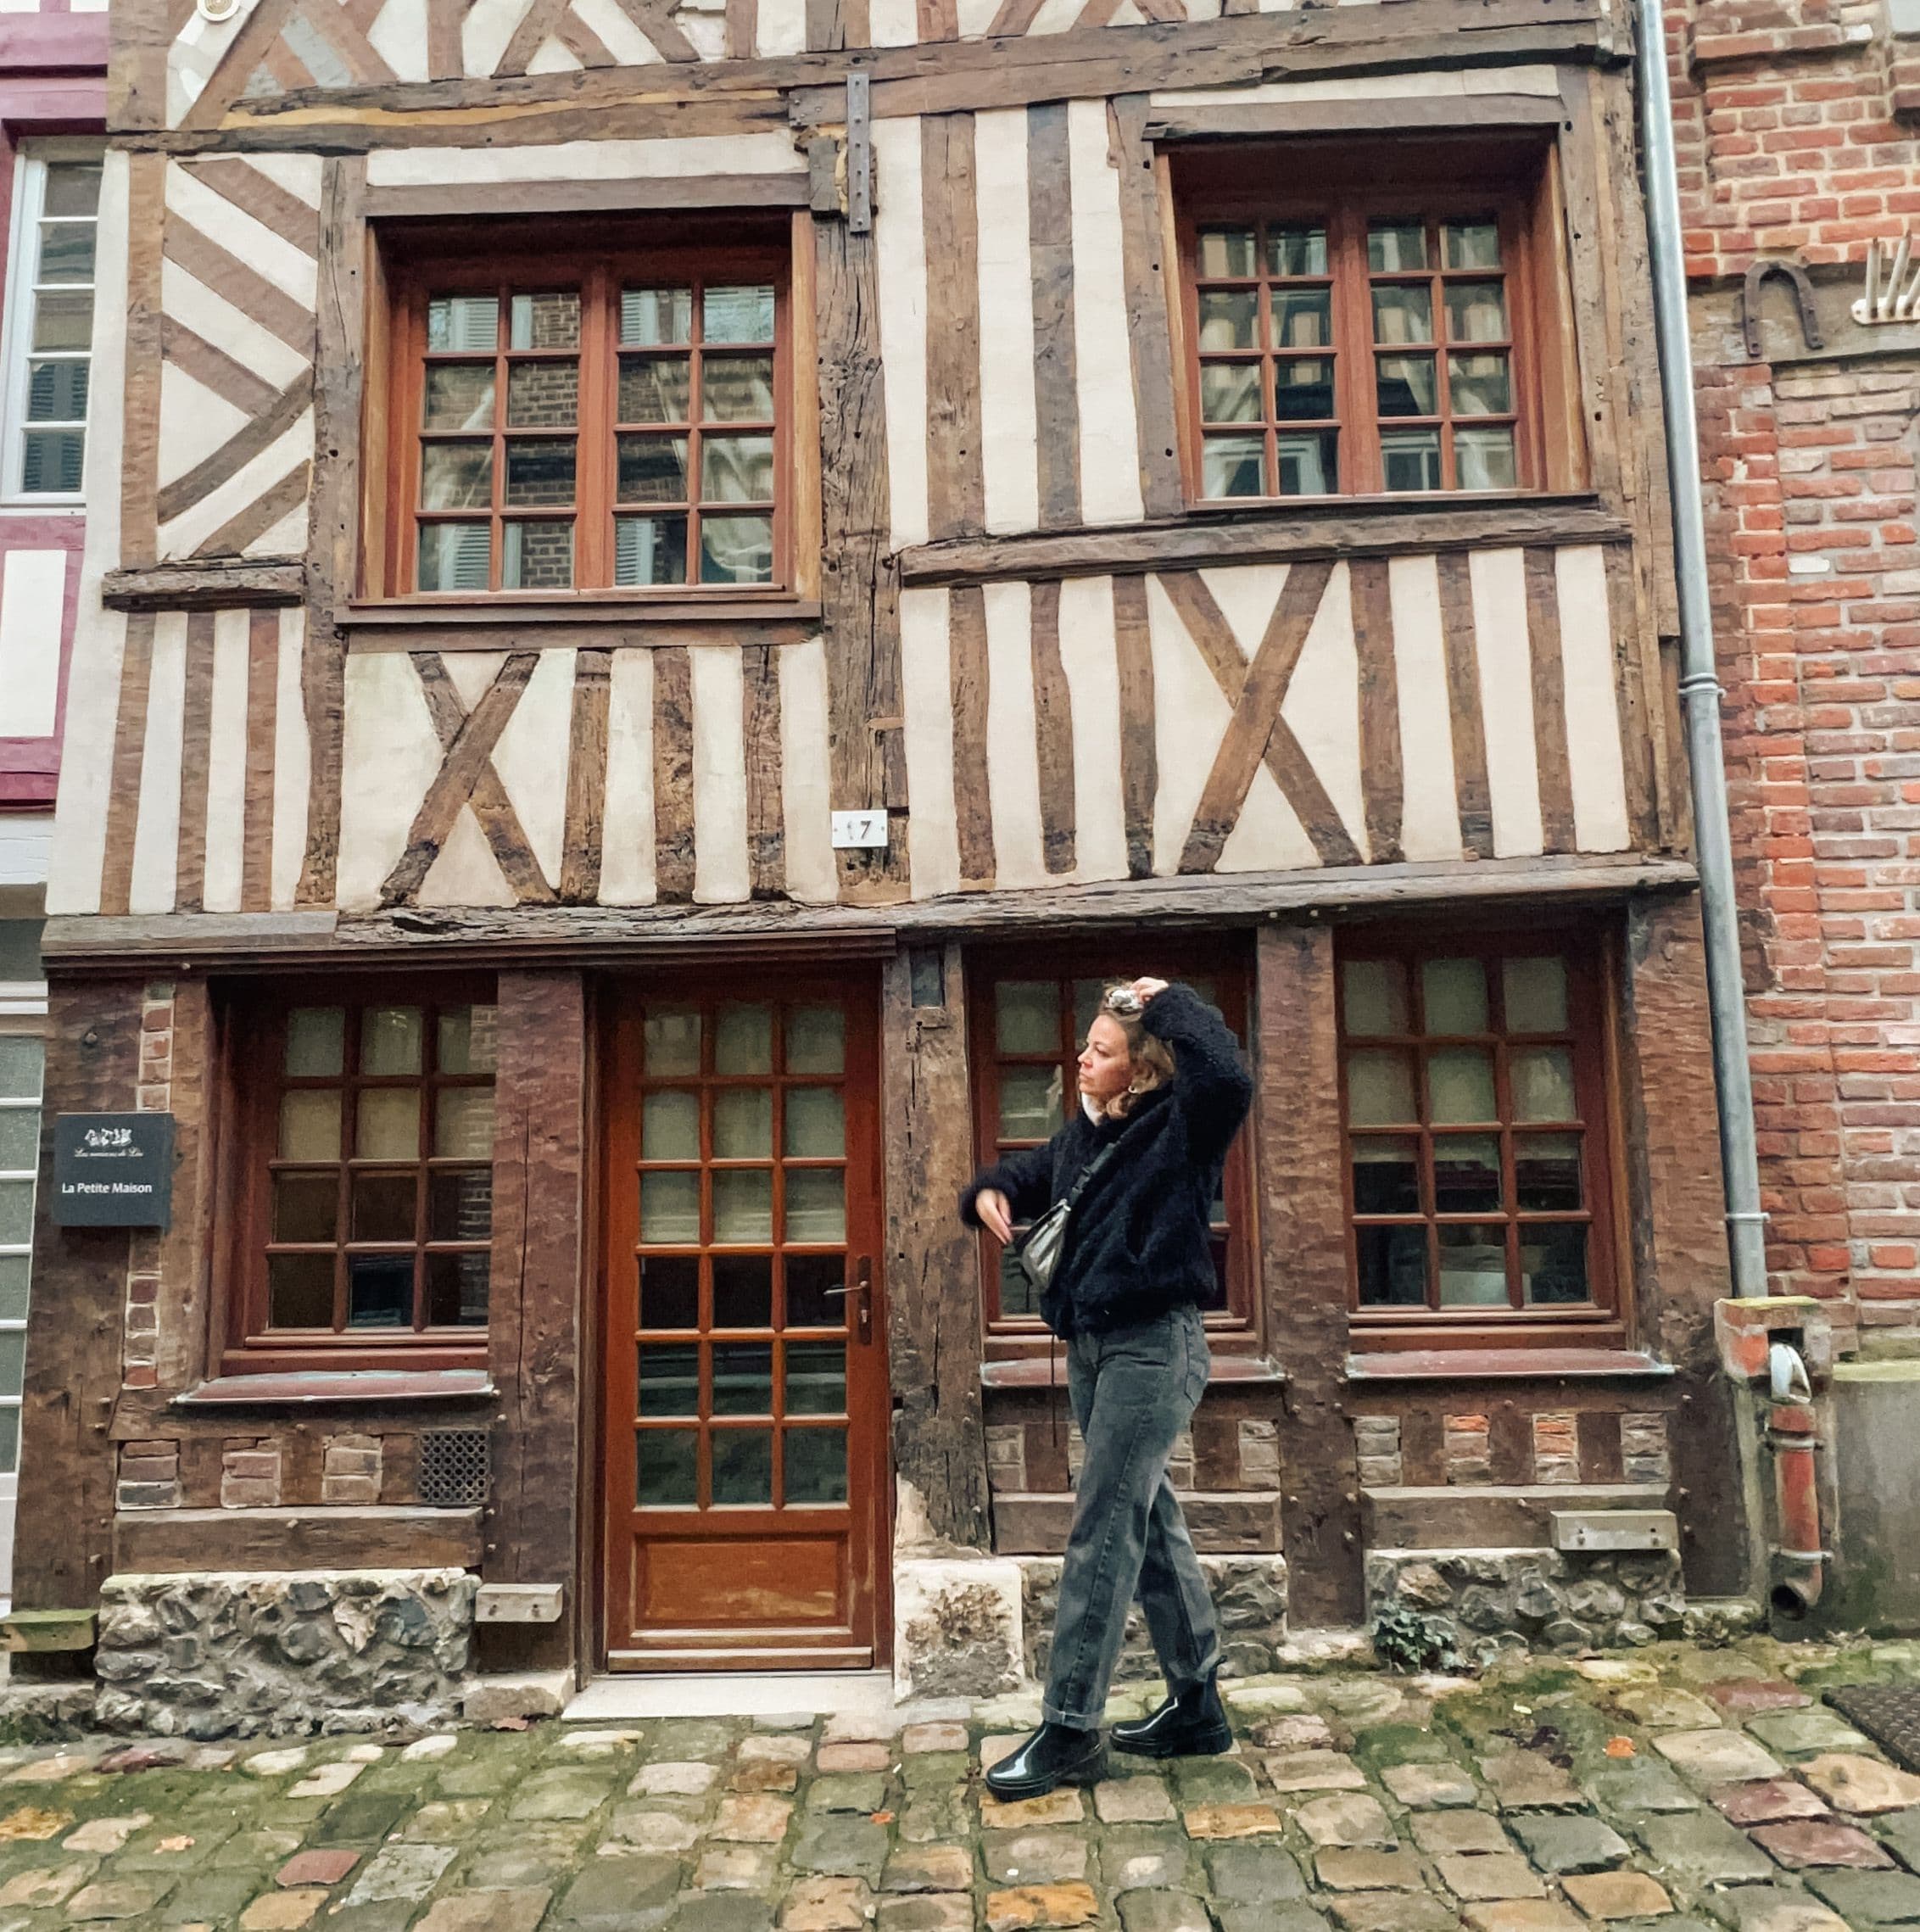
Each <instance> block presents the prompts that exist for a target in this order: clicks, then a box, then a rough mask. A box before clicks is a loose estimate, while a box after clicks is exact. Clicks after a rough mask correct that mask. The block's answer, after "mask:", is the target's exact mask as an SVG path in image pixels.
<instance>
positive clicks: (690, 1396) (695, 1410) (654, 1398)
mask: <svg viewBox="0 0 1920 1932" xmlns="http://www.w3.org/2000/svg"><path fill="white" fill-rule="evenodd" d="M640 1413H641V1415H699V1413H700V1350H699V1349H698V1348H695V1346H694V1345H693V1344H692V1343H680V1342H666V1343H662V1342H647V1343H642V1344H641V1347H640Z"/></svg>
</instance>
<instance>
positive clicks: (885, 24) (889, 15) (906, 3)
mask: <svg viewBox="0 0 1920 1932" xmlns="http://www.w3.org/2000/svg"><path fill="white" fill-rule="evenodd" d="M867 32H868V38H869V39H871V40H872V42H873V45H874V46H875V47H912V46H913V45H914V44H915V43H916V42H918V40H919V38H920V16H919V9H918V8H917V7H916V5H915V4H914V0H870V4H869V7H868V27H867Z"/></svg>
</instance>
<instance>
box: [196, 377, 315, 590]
mask: <svg viewBox="0 0 1920 1932" xmlns="http://www.w3.org/2000/svg"><path fill="white" fill-rule="evenodd" d="M312 455H313V410H311V409H305V410H302V411H301V412H300V414H299V417H298V418H297V419H296V420H295V421H294V422H293V423H291V424H290V425H289V426H288V427H287V429H286V430H284V431H283V432H282V433H281V434H280V435H278V436H276V437H275V438H274V439H273V441H272V442H271V443H270V444H267V446H266V448H265V449H263V450H261V451H260V454H259V455H257V456H255V457H254V459H253V460H252V461H250V462H248V463H246V464H243V466H241V467H240V468H239V469H238V470H237V471H235V472H234V473H233V474H232V476H231V477H228V478H227V479H226V482H225V483H221V484H220V486H219V488H218V489H215V490H212V491H211V492H209V494H207V495H205V496H204V497H202V498H201V499H200V500H199V501H198V503H196V504H193V505H191V506H189V507H188V508H187V509H185V510H183V511H181V513H180V514H179V516H177V517H175V518H174V520H173V521H172V522H170V523H166V524H163V525H162V526H161V528H160V558H161V561H163V562H165V561H168V560H169V559H173V558H179V557H186V556H192V555H193V552H194V550H197V549H198V547H199V545H200V544H204V542H205V541H206V540H207V539H208V538H209V537H210V536H212V535H213V534H214V533H215V531H216V530H218V529H220V527H221V526H222V525H223V524H225V523H226V522H227V521H228V519H229V518H231V517H237V515H238V514H239V513H240V512H241V511H243V510H245V509H247V508H248V507H249V506H250V505H253V504H255V503H257V502H259V500H260V498H262V497H263V496H265V494H266V493H267V492H268V491H269V490H270V489H272V488H273V487H274V485H275V484H276V483H279V482H281V481H282V479H283V478H284V477H286V476H287V473H288V472H290V471H292V470H294V469H296V468H298V467H299V465H300V464H302V463H304V462H305V461H308V460H309V459H310V457H311V456H312ZM301 507H302V514H303V516H304V505H302V506H301ZM289 514H291V513H289ZM268 534H270V533H268V532H265V531H263V532H262V533H261V534H260V538H256V539H254V542H253V543H251V544H248V546H247V548H248V550H262V545H263V540H264V539H265V537H266V536H267V535H268ZM299 547H300V548H301V549H302V550H304V549H305V547H306V546H305V544H304V543H303V544H301V545H300V546H299ZM262 554H264V550H263V553H262Z"/></svg>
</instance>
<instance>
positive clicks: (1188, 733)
mask: <svg viewBox="0 0 1920 1932" xmlns="http://www.w3.org/2000/svg"><path fill="white" fill-rule="evenodd" d="M1147 629H1148V632H1149V634H1150V635H1151V636H1152V639H1153V741H1154V750H1155V752H1156V755H1157V762H1158V768H1159V786H1158V790H1157V791H1156V793H1155V795H1154V799H1153V869H1154V871H1155V872H1157V873H1170V872H1177V871H1178V870H1179V868H1180V853H1181V852H1183V851H1185V849H1186V838H1187V834H1188V833H1189V832H1191V831H1192V829H1193V815H1194V813H1195V812H1197V810H1198V809H1199V806H1200V797H1201V794H1202V793H1203V791H1204V790H1205V789H1206V785H1207V774H1208V773H1209V772H1210V771H1211V770H1212V769H1213V765H1214V755H1215V753H1216V752H1218V751H1219V750H1220V740H1221V738H1222V737H1223V736H1224V735H1225V732H1226V727H1227V720H1228V718H1230V717H1231V715H1232V713H1231V711H1230V709H1229V707H1228V705H1227V701H1226V700H1225V698H1224V697H1223V696H1222V695H1220V686H1219V685H1218V684H1216V683H1215V682H1214V674H1213V673H1212V672H1211V671H1209V670H1208V668H1207V663H1206V660H1205V659H1204V658H1203V657H1202V656H1201V655H1200V651H1199V649H1198V647H1197V645H1195V644H1194V642H1193V640H1192V639H1191V638H1190V637H1189V636H1188V635H1187V634H1186V625H1185V624H1183V623H1181V622H1180V613H1179V611H1176V610H1175V608H1174V606H1173V605H1172V603H1171V601H1170V600H1169V598H1168V596H1167V594H1166V592H1165V591H1164V589H1161V587H1160V581H1159V579H1158V578H1152V577H1150V578H1148V579H1147Z"/></svg>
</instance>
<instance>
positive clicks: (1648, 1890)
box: [1562, 1872, 1673, 1921]
mask: <svg viewBox="0 0 1920 1932" xmlns="http://www.w3.org/2000/svg"><path fill="white" fill-rule="evenodd" d="M1562 1889H1563V1890H1565V1891H1566V1896H1568V1897H1569V1898H1570V1899H1571V1900H1572V1901H1573V1902H1574V1903H1575V1904H1576V1905H1577V1906H1578V1907H1580V1909H1581V1910H1582V1912H1585V1913H1586V1914H1587V1916H1588V1918H1598V1919H1600V1920H1602V1921H1605V1920H1609V1919H1615V1918H1657V1917H1659V1916H1660V1914H1661V1913H1663V1912H1672V1909H1673V1901H1672V1899H1670V1898H1669V1897H1668V1896H1666V1888H1665V1887H1664V1886H1663V1885H1660V1882H1659V1881H1658V1880H1657V1879H1650V1878H1649V1877H1648V1876H1647V1874H1646V1873H1644V1872H1592V1873H1583V1874H1581V1875H1578V1876H1574V1877H1570V1878H1567V1879H1564V1880H1563V1881H1562Z"/></svg>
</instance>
